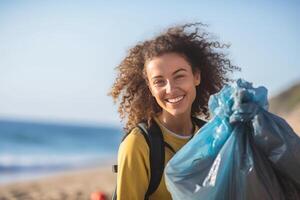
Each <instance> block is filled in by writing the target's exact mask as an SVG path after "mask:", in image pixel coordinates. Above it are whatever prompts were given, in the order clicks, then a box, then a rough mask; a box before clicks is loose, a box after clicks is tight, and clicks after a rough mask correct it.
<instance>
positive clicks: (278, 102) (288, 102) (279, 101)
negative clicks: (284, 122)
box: [270, 83, 300, 113]
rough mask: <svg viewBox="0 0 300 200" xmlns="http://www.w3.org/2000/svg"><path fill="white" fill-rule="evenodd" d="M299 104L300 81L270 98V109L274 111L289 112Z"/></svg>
mask: <svg viewBox="0 0 300 200" xmlns="http://www.w3.org/2000/svg"><path fill="white" fill-rule="evenodd" d="M299 105H300V83H298V84H296V85H294V86H292V87H290V88H289V89H287V90H285V91H283V92H282V93H281V94H279V95H277V96H275V97H273V98H271V99H270V110H271V111H272V112H274V113H289V112H292V111H293V110H294V109H296V108H297V107H298V106H299Z"/></svg>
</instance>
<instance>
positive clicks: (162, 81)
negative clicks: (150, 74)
mask: <svg viewBox="0 0 300 200" xmlns="http://www.w3.org/2000/svg"><path fill="white" fill-rule="evenodd" d="M164 82H165V81H164V80H156V81H154V82H153V84H154V85H158V86H159V85H163V84H164Z"/></svg>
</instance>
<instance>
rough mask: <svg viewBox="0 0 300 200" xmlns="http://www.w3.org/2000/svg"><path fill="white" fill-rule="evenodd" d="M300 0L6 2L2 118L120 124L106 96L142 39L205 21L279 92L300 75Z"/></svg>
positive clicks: (0, 70)
mask: <svg viewBox="0 0 300 200" xmlns="http://www.w3.org/2000/svg"><path fill="white" fill-rule="evenodd" d="M299 13H300V3H299V2H297V1H276V0H275V1H226V3H220V2H217V1H178V2H176V3H175V1H163V2H159V1H148V2H141V1H131V3H129V2H128V1H126V2H125V1H123V2H120V1H110V2H108V1H29V0H28V1H1V0H0V118H18V119H27V120H43V121H44V120H46V121H59V122H78V123H93V124H94V123H97V124H111V125H114V124H119V118H118V114H117V107H116V106H114V105H113V103H112V100H111V98H110V97H108V96H107V95H106V94H107V93H108V90H109V88H110V86H111V85H112V83H113V80H114V77H115V72H114V67H115V66H117V65H118V63H119V62H120V61H121V59H122V58H123V57H124V56H125V55H126V51H127V50H128V49H129V48H130V47H131V46H133V45H135V43H136V42H138V41H141V40H144V39H147V38H151V37H152V36H155V35H156V34H157V33H159V32H161V31H162V30H164V29H165V28H166V27H168V26H170V25H174V24H180V23H185V22H196V21H201V22H204V23H207V24H209V27H208V28H207V30H208V31H209V32H211V33H213V35H214V36H216V37H217V38H219V40H220V41H223V42H227V43H230V44H231V45H232V46H231V48H230V50H229V53H230V55H229V56H230V58H231V59H232V61H233V63H234V64H236V65H238V66H240V67H241V68H242V72H240V73H236V74H235V75H234V78H238V77H242V78H244V79H246V80H248V81H251V82H253V83H254V85H264V86H266V87H267V88H268V89H269V94H270V96H272V95H275V94H277V93H279V92H280V91H282V90H283V89H285V88H287V87H289V86H290V85H292V84H293V83H295V82H299V81H300V61H299V56H300V55H299V52H300V47H299V44H300V39H299V35H300V27H299V19H300V16H299V15H300V14H299Z"/></svg>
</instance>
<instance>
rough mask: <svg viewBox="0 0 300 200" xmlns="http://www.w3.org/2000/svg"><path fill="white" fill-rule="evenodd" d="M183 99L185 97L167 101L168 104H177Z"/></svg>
mask: <svg viewBox="0 0 300 200" xmlns="http://www.w3.org/2000/svg"><path fill="white" fill-rule="evenodd" d="M183 98H184V95H182V96H178V97H176V98H170V99H166V102H168V103H172V104H175V103H178V102H180V101H181V100H182V99H183Z"/></svg>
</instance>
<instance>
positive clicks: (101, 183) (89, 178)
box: [0, 166, 116, 200]
mask: <svg viewBox="0 0 300 200" xmlns="http://www.w3.org/2000/svg"><path fill="white" fill-rule="evenodd" d="M115 180H116V179H115V174H113V172H112V170H111V166H106V167H101V168H93V169H84V170H76V171H70V172H63V173H60V174H57V175H53V176H50V177H44V178H40V179H38V180H32V181H26V182H19V183H13V184H6V185H0V200H16V199H20V200H86V199H90V194H91V193H92V192H95V191H101V192H104V193H105V194H106V195H107V196H108V198H110V197H111V194H112V192H113V190H114V187H115Z"/></svg>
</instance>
